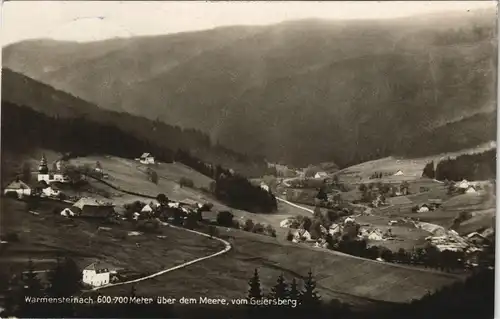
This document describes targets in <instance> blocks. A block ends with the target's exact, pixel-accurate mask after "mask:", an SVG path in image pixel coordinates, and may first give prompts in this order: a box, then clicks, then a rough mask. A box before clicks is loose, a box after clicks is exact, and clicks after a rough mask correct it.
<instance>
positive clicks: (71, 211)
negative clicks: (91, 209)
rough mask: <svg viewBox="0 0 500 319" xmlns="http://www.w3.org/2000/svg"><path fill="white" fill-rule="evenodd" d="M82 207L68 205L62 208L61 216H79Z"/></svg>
mask: <svg viewBox="0 0 500 319" xmlns="http://www.w3.org/2000/svg"><path fill="white" fill-rule="evenodd" d="M80 212H81V211H80V209H78V208H77V207H73V206H72V207H67V208H65V209H63V210H62V212H61V216H64V217H74V216H78V215H79V214H80Z"/></svg>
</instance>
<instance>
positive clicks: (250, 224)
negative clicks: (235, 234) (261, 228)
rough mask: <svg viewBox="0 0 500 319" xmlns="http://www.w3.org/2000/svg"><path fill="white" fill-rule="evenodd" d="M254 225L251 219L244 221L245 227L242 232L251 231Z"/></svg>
mask: <svg viewBox="0 0 500 319" xmlns="http://www.w3.org/2000/svg"><path fill="white" fill-rule="evenodd" d="M254 225H255V224H254V222H253V220H251V219H247V220H246V221H245V225H244V226H243V230H244V231H252V230H253V227H254Z"/></svg>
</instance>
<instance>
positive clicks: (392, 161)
mask: <svg viewBox="0 0 500 319" xmlns="http://www.w3.org/2000/svg"><path fill="white" fill-rule="evenodd" d="M494 147H496V142H489V143H484V144H482V145H479V146H477V147H474V148H471V149H465V150H461V151H458V152H451V153H443V154H438V155H432V156H426V157H421V158H413V159H406V158H395V157H385V158H381V159H377V160H373V161H369V162H364V163H361V164H357V165H353V166H351V167H348V168H345V169H343V170H341V171H339V172H338V176H339V179H340V181H341V182H345V183H361V182H363V183H366V182H370V181H375V182H376V181H383V182H401V181H403V180H408V181H410V180H415V179H418V178H420V177H421V176H422V171H423V169H424V166H425V165H426V164H427V163H429V162H431V161H434V163H436V162H438V161H440V160H442V159H446V158H448V157H451V158H453V157H456V156H459V155H462V154H472V153H480V152H484V151H487V150H490V149H492V148H494ZM398 170H401V171H402V172H403V174H404V175H403V176H384V177H383V178H382V179H374V180H370V179H369V177H370V176H371V175H372V174H373V173H375V172H377V173H388V174H394V173H396V172H397V171H398Z"/></svg>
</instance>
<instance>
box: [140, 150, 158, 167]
mask: <svg viewBox="0 0 500 319" xmlns="http://www.w3.org/2000/svg"><path fill="white" fill-rule="evenodd" d="M139 161H140V162H141V163H142V164H154V163H155V158H154V157H153V155H151V154H150V153H144V154H142V155H141V157H140V158H139Z"/></svg>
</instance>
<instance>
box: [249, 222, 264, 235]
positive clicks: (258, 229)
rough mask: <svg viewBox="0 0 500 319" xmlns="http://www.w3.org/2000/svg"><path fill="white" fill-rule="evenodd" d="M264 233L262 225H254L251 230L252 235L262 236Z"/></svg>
mask: <svg viewBox="0 0 500 319" xmlns="http://www.w3.org/2000/svg"><path fill="white" fill-rule="evenodd" d="M264 231H265V229H264V225H262V224H261V223H257V224H255V225H254V226H253V228H252V233H255V234H263V233H264Z"/></svg>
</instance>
